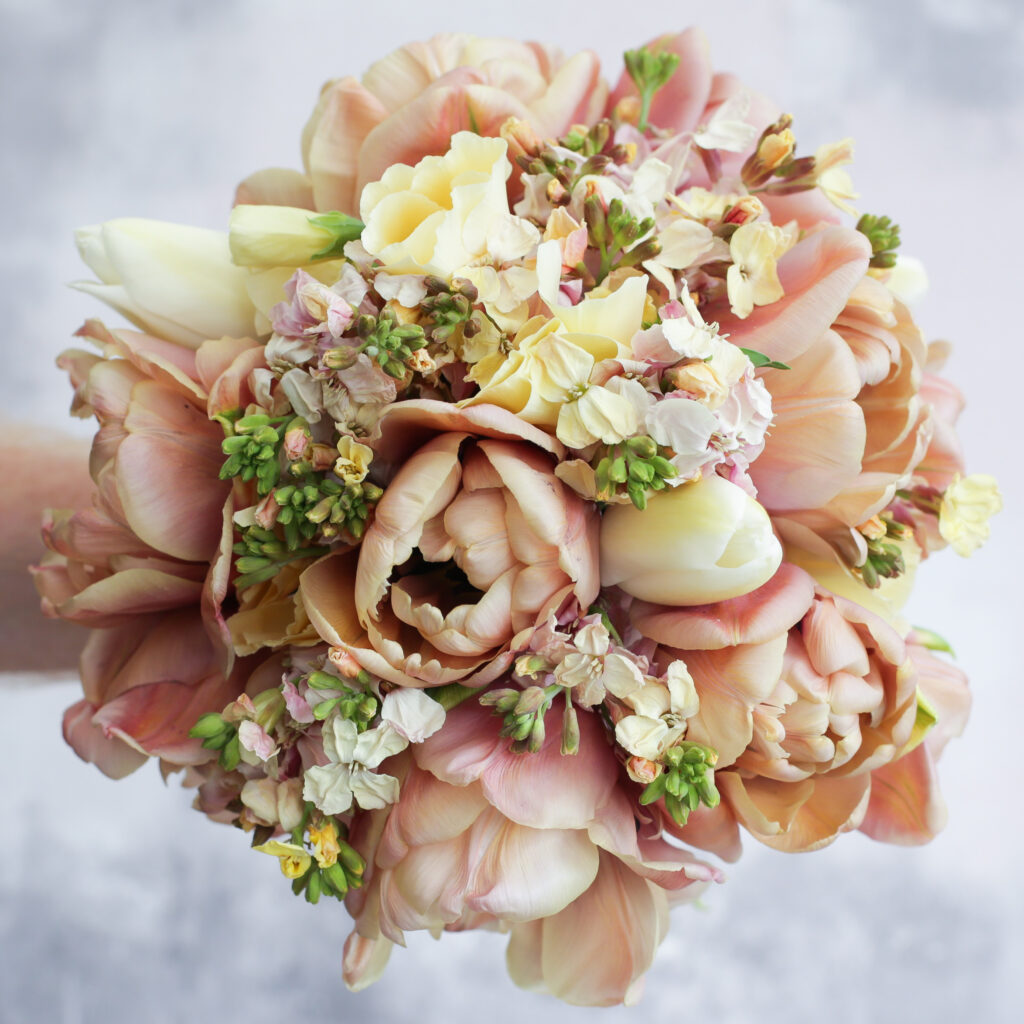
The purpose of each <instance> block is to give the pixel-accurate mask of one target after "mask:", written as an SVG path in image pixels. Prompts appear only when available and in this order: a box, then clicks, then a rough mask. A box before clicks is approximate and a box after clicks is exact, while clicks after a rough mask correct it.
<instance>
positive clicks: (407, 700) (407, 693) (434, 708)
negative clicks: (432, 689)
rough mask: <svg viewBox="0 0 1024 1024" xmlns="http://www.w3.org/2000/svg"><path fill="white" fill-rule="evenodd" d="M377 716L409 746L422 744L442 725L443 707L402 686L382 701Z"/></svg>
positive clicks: (414, 690)
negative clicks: (410, 744)
mask: <svg viewBox="0 0 1024 1024" xmlns="http://www.w3.org/2000/svg"><path fill="white" fill-rule="evenodd" d="M380 717H381V719H382V720H383V721H384V722H386V723H387V724H388V725H390V726H391V728H392V729H394V730H395V731H396V732H397V733H398V734H399V735H400V736H403V737H404V738H405V739H407V740H408V741H409V742H410V743H422V742H423V741H424V740H425V739H426V738H427V737H428V736H433V735H434V733H435V732H437V730H438V729H440V728H441V726H442V725H444V718H445V714H444V708H443V707H441V705H440V704H438V702H437V701H436V700H433V699H432V698H431V697H428V696H427V695H426V694H425V693H424V692H423V691H422V690H416V689H413V688H412V687H402V688H401V689H399V690H392V691H391V693H389V694H388V695H387V696H386V697H385V698H384V701H383V704H382V705H381V709H380Z"/></svg>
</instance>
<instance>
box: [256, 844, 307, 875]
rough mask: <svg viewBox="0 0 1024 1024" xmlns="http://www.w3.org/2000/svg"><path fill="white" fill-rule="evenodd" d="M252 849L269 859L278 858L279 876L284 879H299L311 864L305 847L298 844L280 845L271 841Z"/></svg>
mask: <svg viewBox="0 0 1024 1024" xmlns="http://www.w3.org/2000/svg"><path fill="white" fill-rule="evenodd" d="M253 849H254V850H257V851H259V852H260V853H266V854H269V855H270V856H271V857H278V858H279V859H280V861H281V874H283V875H284V876H285V878H301V877H302V876H303V875H304V874H305V873H306V872H307V871H308V870H309V866H310V864H312V862H313V858H312V857H310V855H309V854H308V853H307V852H306V850H305V847H303V846H300V845H299V844H298V843H282V842H278V840H276V839H271V840H270V841H269V842H266V843H261V844H260V845H259V846H254V847H253Z"/></svg>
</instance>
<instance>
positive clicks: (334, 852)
mask: <svg viewBox="0 0 1024 1024" xmlns="http://www.w3.org/2000/svg"><path fill="white" fill-rule="evenodd" d="M309 841H310V843H311V844H312V846H313V854H314V856H315V857H316V862H317V864H318V865H319V866H320V867H322V868H329V867H330V866H331V865H332V864H334V863H336V862H337V860H338V854H339V853H340V852H341V847H340V846H339V845H338V827H337V826H336V825H335V824H334V822H333V821H325V822H324V823H323V825H322V826H320V827H319V828H316V827H314V826H312V825H311V826H310V827H309Z"/></svg>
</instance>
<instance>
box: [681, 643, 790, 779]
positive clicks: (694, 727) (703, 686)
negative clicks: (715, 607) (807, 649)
mask: <svg viewBox="0 0 1024 1024" xmlns="http://www.w3.org/2000/svg"><path fill="white" fill-rule="evenodd" d="M785 649H786V635H785V634H783V635H780V636H777V637H775V638H773V639H772V640H768V641H765V642H764V643H761V644H752V645H748V646H740V647H730V648H726V649H724V650H721V651H674V650H673V651H670V652H669V653H670V654H671V655H672V657H680V658H682V659H683V660H684V661H685V662H686V666H687V668H688V669H689V670H690V674H691V675H692V676H693V680H694V683H695V684H696V688H697V694H698V696H699V697H700V709H699V710H698V712H697V714H696V715H695V716H694V717H693V718H690V719H689V720H688V724H687V731H686V737H687V739H691V740H694V741H695V742H697V743H703V744H705V745H706V746H709V747H712V748H713V749H714V750H716V751H717V752H718V766H719V767H721V768H725V767H727V766H728V765H730V764H732V763H733V762H734V761H735V760H736V758H738V757H739V756H740V754H742V753H743V751H744V750H745V749H746V747H747V744H748V743H749V742H750V740H751V737H752V736H753V731H754V726H753V709H754V708H755V707H757V705H758V704H760V703H761V701H763V700H765V699H766V698H767V697H768V696H769V695H770V694H771V692H772V690H773V689H774V688H775V686H776V684H777V683H778V680H779V677H780V675H781V674H782V658H783V654H784V652H785Z"/></svg>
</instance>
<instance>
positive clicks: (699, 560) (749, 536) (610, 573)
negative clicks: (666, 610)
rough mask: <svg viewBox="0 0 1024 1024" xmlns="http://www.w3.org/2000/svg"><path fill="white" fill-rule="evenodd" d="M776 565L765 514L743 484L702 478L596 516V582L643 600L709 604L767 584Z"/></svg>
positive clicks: (777, 550)
mask: <svg viewBox="0 0 1024 1024" xmlns="http://www.w3.org/2000/svg"><path fill="white" fill-rule="evenodd" d="M781 562H782V547H781V545H780V544H779V542H778V540H777V539H776V537H775V534H774V533H773V532H772V525H771V521H770V520H769V518H768V513H767V512H766V511H765V510H764V508H763V507H762V506H761V505H759V504H758V503H757V502H756V501H755V500H754V499H753V498H751V497H750V495H749V494H747V492H746V491H744V490H743V489H742V488H740V487H737V486H736V485H735V484H732V483H729V481H728V480H725V479H723V478H722V477H720V476H715V475H711V476H705V477H702V478H701V479H700V480H695V481H693V482H692V483H688V484H683V485H682V486H680V487H676V488H673V489H666V490H664V491H659V492H657V493H655V494H652V495H650V496H649V497H648V500H647V508H646V509H644V510H643V511H641V510H640V509H638V508H635V507H634V506H633V505H614V506H612V507H610V508H608V509H607V510H606V511H605V514H604V518H603V519H602V521H601V584H602V585H603V586H606V587H607V586H619V587H621V588H622V589H623V590H624V591H625V592H626V593H627V594H630V595H632V596H633V597H638V598H640V599H641V600H644V601H654V602H656V603H658V604H666V605H696V604H709V603H711V602H713V601H724V600H726V599H728V598H731V597H739V596H741V595H742V594H748V593H750V591H752V590H756V589H757V588H758V587H760V586H761V585H762V584H764V583H767V582H768V580H770V579H771V578H772V576H773V575H774V574H775V570H776V569H778V567H779V565H780V563H781Z"/></svg>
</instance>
